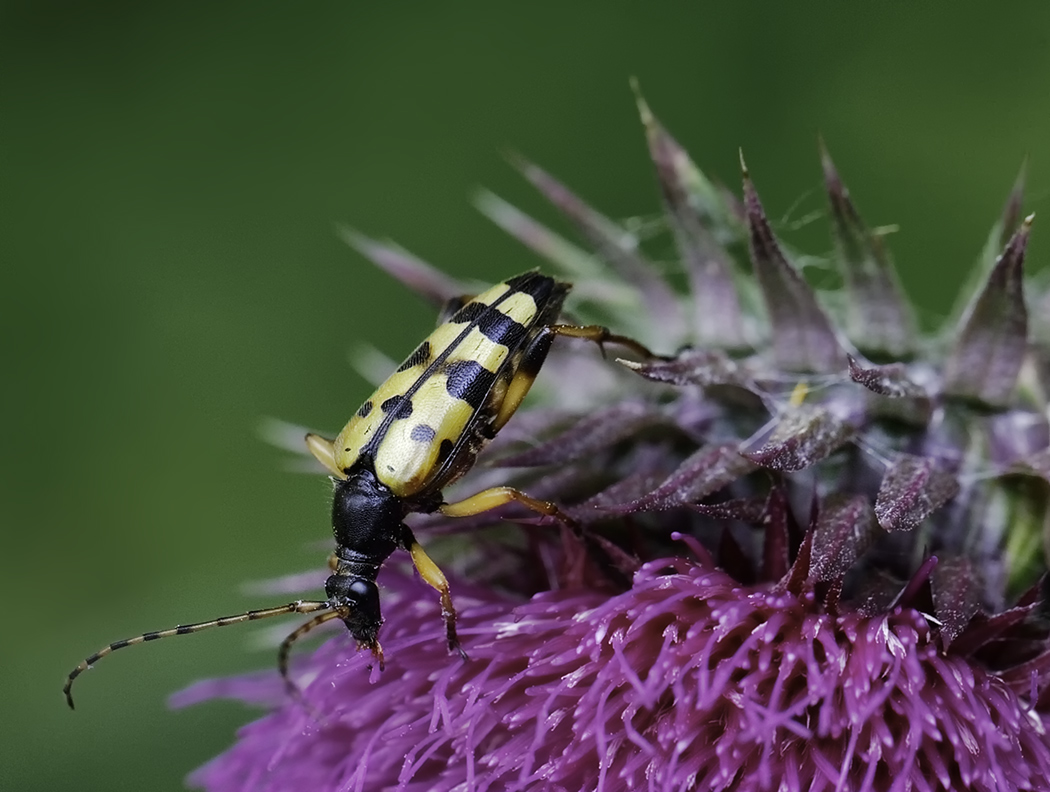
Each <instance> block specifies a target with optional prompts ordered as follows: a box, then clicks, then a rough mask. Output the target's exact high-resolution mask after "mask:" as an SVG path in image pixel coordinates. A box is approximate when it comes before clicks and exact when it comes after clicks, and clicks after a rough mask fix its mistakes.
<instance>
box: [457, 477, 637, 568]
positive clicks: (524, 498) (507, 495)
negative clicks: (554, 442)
mask: <svg viewBox="0 0 1050 792" xmlns="http://www.w3.org/2000/svg"><path fill="white" fill-rule="evenodd" d="M512 501H516V502H517V503H520V504H521V505H522V506H525V507H526V508H529V509H531V510H532V511H534V512H536V513H538V514H543V515H546V516H548V517H553V518H554V519H556V520H558V522H560V523H561V524H562V526H563V527H565V528H567V529H569V532H570V533H571V534H572V536H574V537H576V538H577V539H578V540H580V541H581V542H583V543H584V544H585V545H586V546H588V547H589V548H592V549H596V550H597V551H598V552H599V554H600V556H604V557H605V558H606V559H607V560H608V561H609V562H610V563H611V564H612V566H613V567H615V568H616V569H617V570H619V571H620V572H621V573H623V574H624V575H627V576H628V578H627V579H628V581H629V575H631V574H633V573H634V571H635V570H636V569H637V568H638V561H637V559H635V558H634V557H632V556H631V555H630V554H628V553H626V552H624V551H623V550H621V549H620V548H619V547H617V546H616V545H615V544H613V543H612V542H610V541H609V540H608V539H606V538H605V537H603V536H601V535H599V534H596V533H594V532H593V531H591V530H590V529H589V528H588V527H587V526H585V525H580V523H578V522H577V521H576V520H574V519H572V517H570V516H569V515H567V514H566V513H565V512H563V511H562V510H561V509H559V508H558V507H557V506H556V505H555V504H553V503H551V502H550V501H545V500H540V499H539V498H533V497H531V496H530V495H526V494H525V493H524V492H522V491H521V490H517V489H514V488H513V487H492V488H491V489H487V490H482V491H481V492H479V493H478V494H476V495H472V496H471V497H469V498H464V499H463V500H461V501H456V502H455V503H444V504H442V505H441V506H439V507H438V511H440V512H441V513H442V514H444V515H445V516H446V517H470V516H472V515H475V514H481V513H482V512H487V511H489V510H491V509H495V508H498V507H500V506H503V505H505V504H507V503H511V502H512Z"/></svg>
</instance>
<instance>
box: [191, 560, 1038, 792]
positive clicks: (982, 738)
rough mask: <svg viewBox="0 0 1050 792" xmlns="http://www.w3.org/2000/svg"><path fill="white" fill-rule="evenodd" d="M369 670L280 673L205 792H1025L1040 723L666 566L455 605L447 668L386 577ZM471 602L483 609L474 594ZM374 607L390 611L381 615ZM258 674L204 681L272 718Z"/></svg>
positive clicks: (203, 691)
mask: <svg viewBox="0 0 1050 792" xmlns="http://www.w3.org/2000/svg"><path fill="white" fill-rule="evenodd" d="M398 588H399V589H400V595H401V596H399V597H398V598H397V600H396V601H395V602H392V603H391V604H390V605H389V606H388V610H389V612H390V616H389V623H388V629H389V633H388V637H387V650H388V657H389V658H390V659H389V661H388V663H387V666H386V669H385V670H384V671H383V672H382V673H381V674H375V675H374V678H373V680H372V681H370V680H369V672H368V670H367V669H366V666H367V664H368V663H369V662H370V658H369V657H368V656H367V655H365V654H360V653H354V652H353V648H352V646H351V645H350V644H349V643H348V641H347V640H346V638H345V637H337V638H334V639H332V640H331V641H329V642H328V643H327V644H325V645H324V646H323V647H321V648H320V649H319V650H318V651H317V652H316V653H314V655H313V656H312V657H311V658H309V660H308V661H306V662H305V663H303V664H302V665H301V666H300V667H299V668H298V670H297V678H298V679H299V680H300V681H301V682H303V681H305V680H309V685H308V687H307V688H306V690H305V705H301V704H297V703H294V702H285V703H284V704H283V705H281V706H279V707H278V708H277V709H276V710H275V711H274V712H273V713H271V714H270V715H268V716H266V717H264V718H263V719H262V720H260V721H258V722H256V723H253V724H250V725H249V726H246V727H245V728H244V729H243V730H242V731H241V734H240V736H239V739H238V743H237V745H236V746H235V747H234V748H232V749H231V750H230V751H229V752H228V753H226V754H224V755H223V756H220V757H219V758H218V759H215V760H213V761H212V762H211V763H210V764H208V765H206V766H205V767H203V768H201V769H200V770H198V771H197V772H196V773H195V774H194V775H193V776H192V778H191V782H192V783H193V784H194V785H200V786H202V787H203V788H205V789H210V790H228V791H230V792H232V791H233V790H244V792H248V791H249V790H253V791H254V792H263V790H299V789H311V790H332V791H333V792H334V790H380V789H382V790H387V789H389V790H404V791H405V792H409V791H412V792H414V791H415V790H420V791H421V790H433V791H434V792H437V791H438V790H449V791H450V792H451V791H452V790H478V792H481V790H507V789H529V790H541V789H542V790H552V791H555V790H556V791H558V792H577V791H578V790H589V789H594V790H618V789H639V790H660V792H665V791H669V790H681V789H705V790H707V789H710V790H724V789H733V790H792V791H793V790H857V789H864V790H868V789H872V790H874V789H884V790H910V789H914V790H925V789H930V790H934V789H945V790H957V789H974V790H1003V789H1040V788H1046V787H1045V784H1046V778H1047V775H1048V774H1050V742H1048V740H1047V736H1046V729H1047V727H1048V726H1050V719H1048V718H1046V717H1045V716H1044V715H1040V714H1037V713H1035V712H1033V711H1032V710H1031V709H1030V707H1029V705H1027V704H1025V703H1024V702H1023V701H1022V700H1021V699H1020V698H1019V697H1018V696H1017V695H1016V693H1015V692H1014V691H1013V690H1012V689H1011V688H1010V687H1009V686H1008V685H1007V684H1006V683H1005V682H1004V681H1002V680H1001V679H999V678H997V677H995V676H993V675H991V674H989V673H987V672H985V671H983V670H981V669H979V668H974V667H973V666H972V665H971V664H970V663H969V662H967V661H966V660H965V659H964V658H960V657H950V656H948V657H946V656H944V655H943V654H942V651H941V648H940V646H939V643H938V641H937V640H936V636H935V632H934V631H933V630H932V629H931V627H930V624H929V621H928V617H926V616H924V615H923V614H921V613H919V612H918V611H917V610H914V609H913V608H910V607H903V608H896V609H894V610H892V611H890V612H887V613H884V614H880V615H878V616H876V617H866V616H862V615H860V614H858V613H856V612H844V613H840V614H838V615H831V614H828V613H822V612H821V609H820V608H818V607H815V598H814V596H813V593H812V592H808V593H805V594H802V595H801V596H799V595H796V594H793V593H791V592H788V591H777V590H776V589H775V588H774V587H770V586H764V587H742V586H740V585H739V584H738V583H737V582H736V581H734V580H733V579H732V578H730V577H729V576H728V575H727V574H725V573H724V572H721V571H719V570H717V569H712V568H710V567H707V566H705V565H702V564H699V563H696V562H693V561H688V560H685V559H683V558H668V559H663V560H658V561H653V562H650V563H648V564H646V565H645V566H643V567H642V568H641V569H640V570H639V571H638V572H637V573H636V575H635V578H634V583H633V585H632V587H631V589H630V590H629V591H626V592H623V593H621V594H617V595H614V596H608V595H604V594H601V593H599V592H595V591H588V590H563V591H551V592H544V593H542V594H538V595H536V596H535V597H533V598H532V600H530V601H528V602H525V603H520V604H514V603H513V602H512V601H509V600H506V599H499V598H496V597H494V596H492V595H491V594H489V595H488V597H487V599H488V601H487V602H484V603H480V602H476V600H474V597H473V596H470V597H464V598H463V601H464V602H472V604H471V606H470V607H468V608H466V609H465V610H464V613H463V621H462V624H463V630H462V632H463V635H464V636H465V638H466V641H467V645H468V646H469V647H470V661H469V662H462V661H459V660H453V659H452V658H450V657H448V656H446V655H445V654H444V652H443V651H440V650H439V649H438V647H440V645H441V627H440V620H439V619H438V612H437V608H436V607H435V606H433V605H432V604H431V599H432V598H431V597H429V596H428V594H427V592H426V590H425V589H423V588H422V587H420V586H419V585H418V584H413V583H411V582H409V581H408V580H405V579H402V580H401V581H400V583H399V585H398ZM471 594H472V595H481V596H484V592H471ZM391 599H393V598H391ZM281 694H282V688H281V686H280V684H279V683H278V681H277V680H276V679H275V678H274V676H273V675H272V674H268V675H267V676H266V677H264V678H261V679H260V678H247V679H240V680H236V679H235V680H224V681H214V682H203V683H199V684H198V685H197V686H195V687H193V688H190V689H189V690H187V691H185V692H183V693H182V694H180V695H179V696H178V697H177V699H176V703H177V704H179V705H186V704H189V703H193V702H196V701H199V700H202V699H206V698H213V697H216V696H221V697H230V698H236V699H240V700H243V701H247V702H251V703H256V704H266V705H273V704H275V703H277V702H278V701H279V700H280V698H281Z"/></svg>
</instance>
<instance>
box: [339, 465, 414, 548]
mask: <svg viewBox="0 0 1050 792" xmlns="http://www.w3.org/2000/svg"><path fill="white" fill-rule="evenodd" d="M403 516H404V505H403V503H402V501H401V499H400V498H399V497H397V496H396V495H395V494H394V493H393V492H391V491H390V488H389V487H387V486H386V485H385V484H383V483H382V482H380V481H379V480H378V479H376V475H375V473H373V472H372V471H371V470H369V469H368V468H362V469H358V470H352V471H350V473H349V474H348V475H347V477H346V478H345V479H339V480H337V481H336V482H335V497H334V499H333V500H332V531H333V532H334V533H335V541H336V542H337V543H338V544H339V545H340V547H344V548H346V549H347V550H350V551H351V553H352V555H354V556H356V557H359V558H361V559H367V560H370V561H373V562H374V563H376V564H381V563H382V562H383V561H385V560H386V559H387V557H388V556H389V555H390V554H391V553H392V552H394V550H395V548H396V547H397V543H398V539H400V537H401V518H402V517H403Z"/></svg>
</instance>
